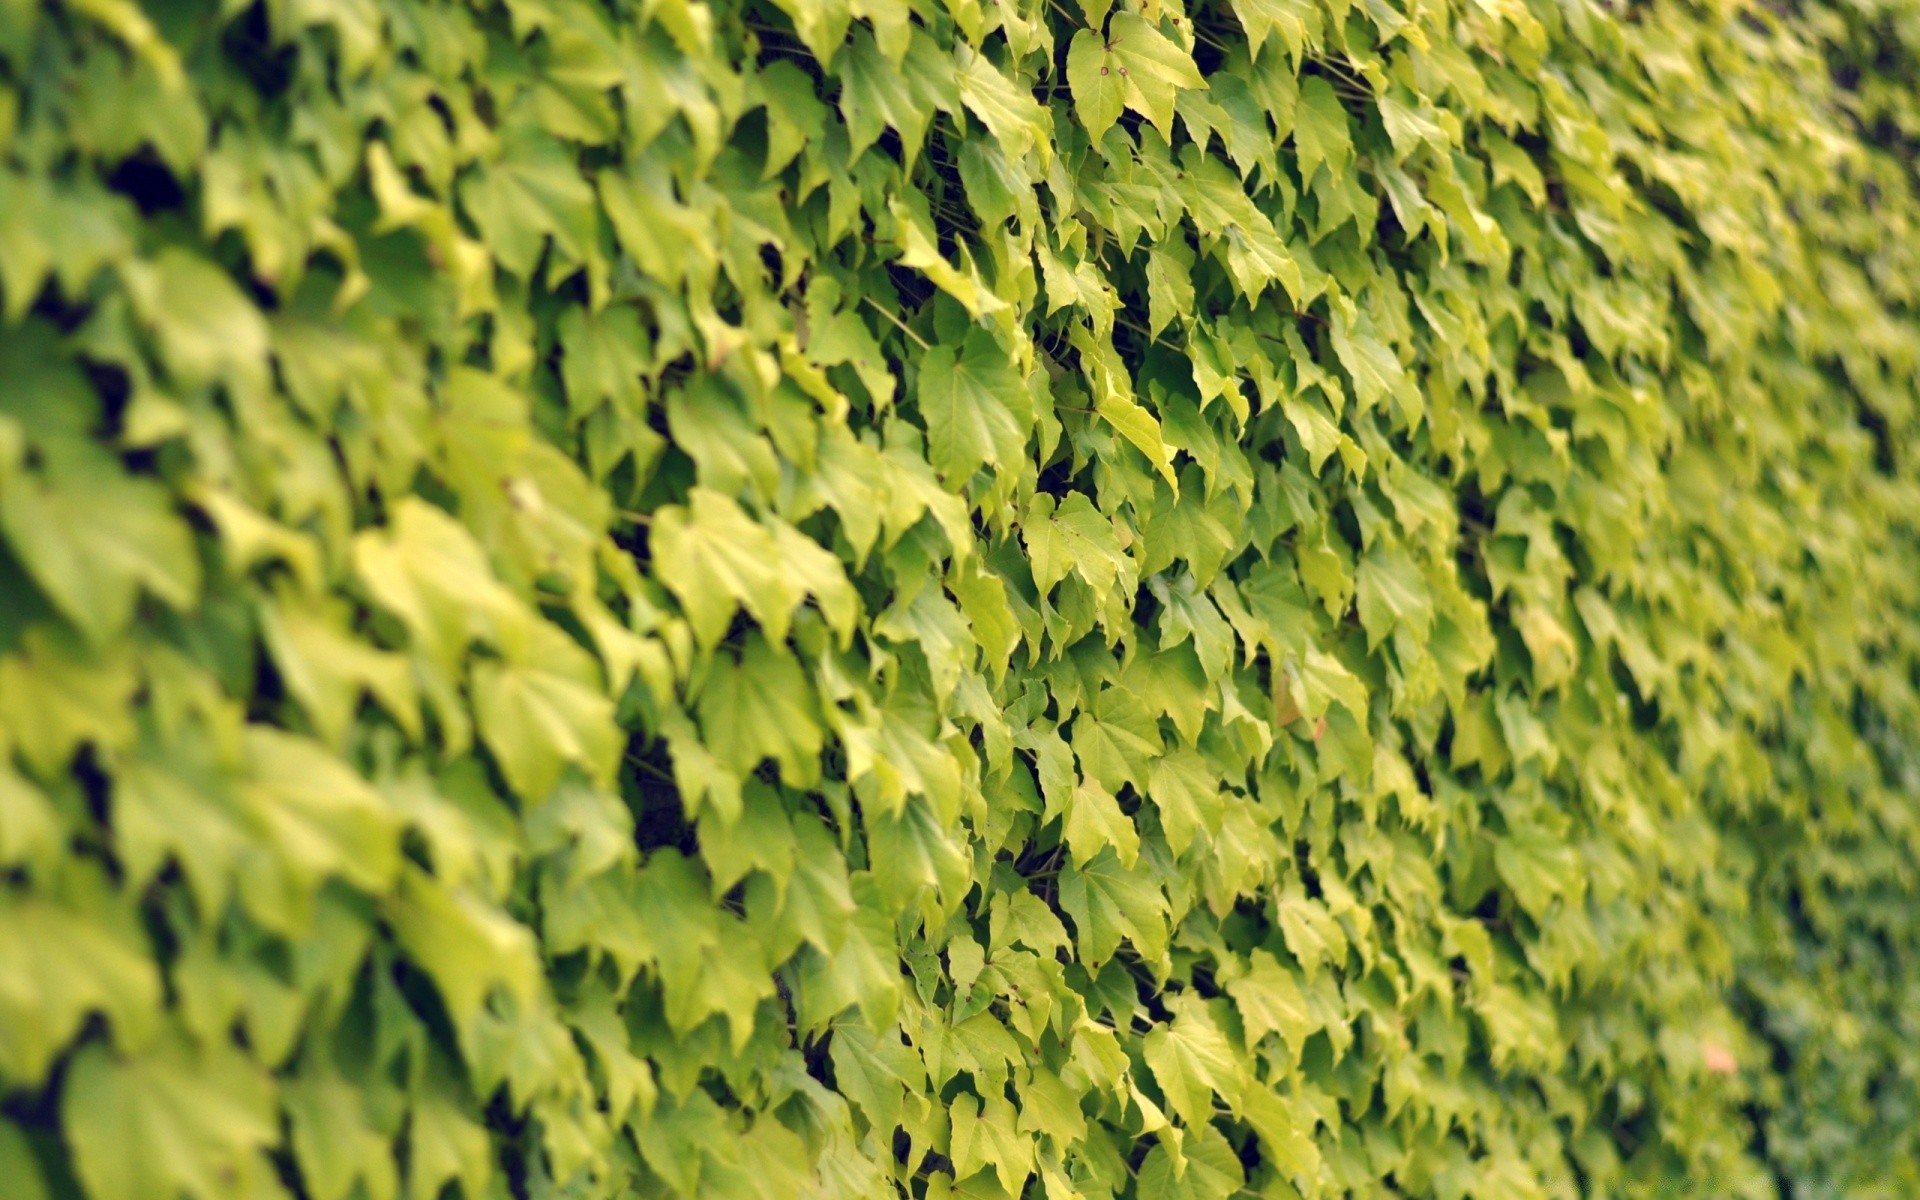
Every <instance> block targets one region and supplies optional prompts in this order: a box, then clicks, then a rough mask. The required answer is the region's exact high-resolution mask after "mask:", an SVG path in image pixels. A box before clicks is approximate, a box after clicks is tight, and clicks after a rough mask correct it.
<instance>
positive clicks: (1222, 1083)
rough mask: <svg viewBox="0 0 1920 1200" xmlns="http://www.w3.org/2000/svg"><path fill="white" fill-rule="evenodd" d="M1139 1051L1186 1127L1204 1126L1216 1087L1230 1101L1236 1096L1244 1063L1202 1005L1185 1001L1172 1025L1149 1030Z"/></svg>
mask: <svg viewBox="0 0 1920 1200" xmlns="http://www.w3.org/2000/svg"><path fill="white" fill-rule="evenodd" d="M1140 1052H1141V1056H1142V1057H1143V1058H1145V1059H1146V1060H1147V1066H1149V1067H1151V1068H1152V1069H1153V1078H1154V1080H1155V1081H1156V1082H1157V1083H1159V1085H1160V1091H1161V1093H1162V1094H1163V1095H1165V1096H1166V1098H1167V1103H1168V1104H1169V1106H1171V1107H1172V1109H1173V1111H1174V1112H1175V1113H1177V1114H1179V1117H1180V1120H1181V1123H1182V1124H1184V1125H1185V1126H1186V1127H1187V1128H1188V1129H1189V1130H1198V1129H1204V1128H1207V1127H1209V1125H1210V1123H1211V1122H1212V1120H1213V1095H1214V1093H1215V1092H1218V1093H1220V1096H1221V1097H1222V1098H1223V1099H1225V1100H1226V1101H1227V1102H1228V1103H1229V1104H1235V1103H1237V1102H1238V1100H1239V1097H1240V1090H1241V1080H1242V1070H1243V1069H1242V1067H1241V1066H1240V1063H1239V1061H1238V1060H1237V1059H1236V1058H1235V1057H1234V1052H1233V1047H1232V1046H1231V1045H1230V1044H1229V1043H1228V1042H1227V1038H1226V1035H1225V1034H1223V1033H1221V1032H1220V1030H1219V1028H1218V1027H1216V1026H1215V1025H1214V1024H1213V1022H1212V1020H1211V1019H1210V1018H1208V1017H1207V1015H1206V1010H1205V1009H1204V1008H1197V1007H1194V1006H1192V1005H1188V1006H1186V1008H1185V1011H1183V1012H1181V1014H1180V1016H1179V1017H1178V1019H1177V1020H1175V1022H1174V1023H1173V1024H1172V1025H1171V1026H1167V1025H1162V1026H1160V1027H1158V1028H1156V1029H1155V1030H1154V1031H1153V1032H1152V1033H1149V1034H1148V1035H1147V1037H1146V1040H1145V1041H1143V1042H1142V1043H1141V1046H1140Z"/></svg>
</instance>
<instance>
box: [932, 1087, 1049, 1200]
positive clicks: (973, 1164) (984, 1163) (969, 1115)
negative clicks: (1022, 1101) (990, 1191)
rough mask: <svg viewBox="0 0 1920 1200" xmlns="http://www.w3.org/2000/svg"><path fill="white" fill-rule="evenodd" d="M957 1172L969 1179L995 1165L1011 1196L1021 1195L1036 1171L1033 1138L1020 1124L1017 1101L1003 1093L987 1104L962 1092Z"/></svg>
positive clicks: (957, 1104) (956, 1118) (957, 1106)
mask: <svg viewBox="0 0 1920 1200" xmlns="http://www.w3.org/2000/svg"><path fill="white" fill-rule="evenodd" d="M952 1115H953V1174H954V1177H955V1178H956V1179H966V1178H968V1177H969V1176H971V1175H973V1174H974V1173H975V1172H976V1171H979V1170H980V1169H982V1168H983V1167H985V1168H991V1169H992V1170H993V1172H994V1174H995V1175H996V1176H997V1177H998V1178H999V1181H1000V1186H1001V1187H1003V1188H1005V1189H1006V1192H1007V1194H1008V1195H1009V1196H1018V1195H1019V1194H1020V1192H1021V1189H1022V1188H1023V1187H1024V1186H1025V1185H1026V1182H1027V1179H1028V1178H1029V1177H1030V1176H1031V1175H1032V1174H1033V1139H1032V1138H1030V1137H1027V1136H1025V1135H1024V1134H1022V1133H1021V1132H1020V1131H1019V1129H1018V1128H1017V1127H1016V1122H1017V1114H1016V1113H1015V1111H1014V1107H1013V1104H1012V1103H1011V1102H1010V1101H1009V1100H1008V1099H1007V1098H1006V1097H1005V1096H1000V1095H995V1096H989V1097H988V1098H987V1100H986V1103H985V1104H984V1105H983V1104H982V1103H981V1102H980V1101H979V1100H976V1099H975V1098H974V1097H972V1096H970V1095H967V1094H966V1093H964V1092H963V1093H961V1094H960V1095H959V1096H956V1097H955V1098H954V1101H953V1108H952Z"/></svg>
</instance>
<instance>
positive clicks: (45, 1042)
mask: <svg viewBox="0 0 1920 1200" xmlns="http://www.w3.org/2000/svg"><path fill="white" fill-rule="evenodd" d="M102 899H103V900H104V898H102ZM106 916H107V914H105V913H102V912H97V911H95V912H85V911H82V912H75V911H70V910H68V909H66V908H64V907H57V906H55V905H53V904H51V903H49V902H47V901H44V900H39V899H29V900H24V901H22V902H18V903H8V904H6V905H5V906H4V908H0V979H4V983H0V1069H4V1070H5V1071H6V1073H7V1076H8V1077H9V1078H11V1079H17V1080H20V1081H22V1082H23V1083H25V1084H29V1085H37V1084H39V1083H40V1082H41V1081H42V1080H43V1079H44V1078H45V1076H46V1073H47V1070H48V1068H49V1067H50V1066H51V1065H52V1063H53V1060H54V1058H55V1057H56V1056H57V1055H58V1054H59V1053H60V1052H61V1051H62V1050H63V1049H65V1047H66V1045H67V1043H68V1042H69V1041H71V1040H72V1038H73V1037H74V1035H75V1034H77V1033H78V1032H79V1031H80V1027H81V1024H82V1023H83V1022H84V1021H85V1020H86V1018H87V1016H88V1014H90V1013H94V1012H101V1013H105V1014H108V1015H109V1016H110V1017H111V1019H112V1022H113V1025H114V1032H115V1035H116V1037H117V1038H119V1039H120V1040H121V1041H123V1042H126V1041H130V1040H131V1041H137V1040H140V1038H141V1037H142V1036H143V1035H146V1034H149V1033H150V1031H151V1030H152V1028H153V1024H154V1015H155V1014H156V1013H157V1012H158V1010H159V1005H160V996H161V991H160V975H159V972H158V971H157V970H156V969H155V967H154V964H153V963H152V962H151V961H150V959H149V951H148V948H147V947H146V946H145V945H143V944H142V942H141V939H139V938H138V936H137V934H136V933H135V932H134V931H133V930H132V929H130V928H127V927H126V926H127V925H129V924H130V922H112V921H109V920H107V919H104V918H105V917H106ZM116 926H118V927H116Z"/></svg>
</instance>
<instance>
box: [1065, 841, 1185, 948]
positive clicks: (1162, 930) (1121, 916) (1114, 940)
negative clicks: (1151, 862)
mask: <svg viewBox="0 0 1920 1200" xmlns="http://www.w3.org/2000/svg"><path fill="white" fill-rule="evenodd" d="M1060 906H1061V907H1062V908H1064V909H1065V910H1066V912H1067V916H1068V917H1069V918H1071V919H1072V921H1073V929H1074V942H1075V944H1076V945H1077V946H1078V947H1079V949H1080V958H1081V960H1082V961H1083V962H1085V963H1086V964H1087V965H1088V966H1089V967H1090V968H1095V967H1098V966H1099V965H1100V964H1101V963H1104V962H1106V961H1107V960H1108V959H1110V958H1112V957H1113V952H1114V951H1115V950H1116V949H1118V948H1119V945H1120V941H1121V939H1123V938H1124V939H1126V940H1128V941H1130V942H1132V943H1133V945H1134V948H1135V949H1137V950H1139V951H1140V955H1141V957H1142V958H1145V959H1146V960H1147V961H1149V962H1155V961H1158V960H1159V959H1160V958H1161V957H1162V956H1163V955H1164V954H1165V953H1166V949H1167V928H1166V913H1167V902H1166V897H1164V896H1162V895H1161V894H1160V889H1159V888H1157V887H1155V886H1154V885H1153V884H1152V883H1151V882H1150V881H1148V880H1147V878H1146V877H1145V876H1144V875H1142V874H1141V873H1139V871H1138V870H1137V869H1136V870H1129V869H1128V868H1127V867H1125V866H1123V865H1121V863H1120V859H1119V856H1118V855H1116V854H1115V853H1114V851H1113V850H1111V849H1107V850H1102V851H1101V852H1100V853H1099V854H1097V855H1095V856H1094V857H1093V859H1092V860H1091V861H1089V862H1087V863H1086V864H1085V865H1084V866H1082V865H1080V864H1077V863H1068V864H1067V865H1065V866H1063V867H1062V868H1061V869H1060Z"/></svg>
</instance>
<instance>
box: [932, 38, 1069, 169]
mask: <svg viewBox="0 0 1920 1200" xmlns="http://www.w3.org/2000/svg"><path fill="white" fill-rule="evenodd" d="M954 60H955V62H956V63H957V64H958V69H957V70H956V71H955V72H954V80H955V82H956V83H957V84H958V86H959V90H960V100H961V102H962V103H964V104H965V105H966V106H967V108H968V110H969V111H971V112H972V113H973V115H974V116H976V117H979V118H980V122H981V124H983V125H985V126H986V127H987V132H989V133H991V134H992V135H993V136H994V138H995V139H996V140H997V141H999V142H1000V144H1001V147H1002V149H1003V150H1004V151H1005V152H1006V155H1007V157H1008V158H1009V159H1011V160H1013V161H1016V162H1017V161H1018V160H1020V159H1021V158H1024V157H1025V156H1026V153H1027V151H1029V150H1032V149H1035V148H1038V149H1039V151H1040V161H1041V163H1042V165H1043V166H1044V165H1045V163H1046V162H1047V160H1048V159H1049V158H1050V157H1051V156H1052V135H1053V122H1052V121H1051V120H1050V119H1049V118H1048V116H1047V110H1046V109H1044V108H1042V107H1040V104H1039V102H1038V101H1036V100H1035V99H1034V98H1033V93H1032V92H1031V91H1029V90H1027V89H1026V88H1023V87H1019V86H1017V85H1015V84H1014V83H1013V82H1012V81H1011V80H1009V79H1008V78H1007V77H1006V76H1005V75H1003V74H1001V73H1000V71H999V69H998V68H997V67H995V66H994V65H993V63H992V61H991V60H989V59H988V58H987V57H986V56H985V55H983V54H976V53H974V52H973V51H972V50H970V49H968V48H967V47H966V44H965V43H961V44H960V45H959V46H957V47H956V48H955V53H954Z"/></svg>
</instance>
